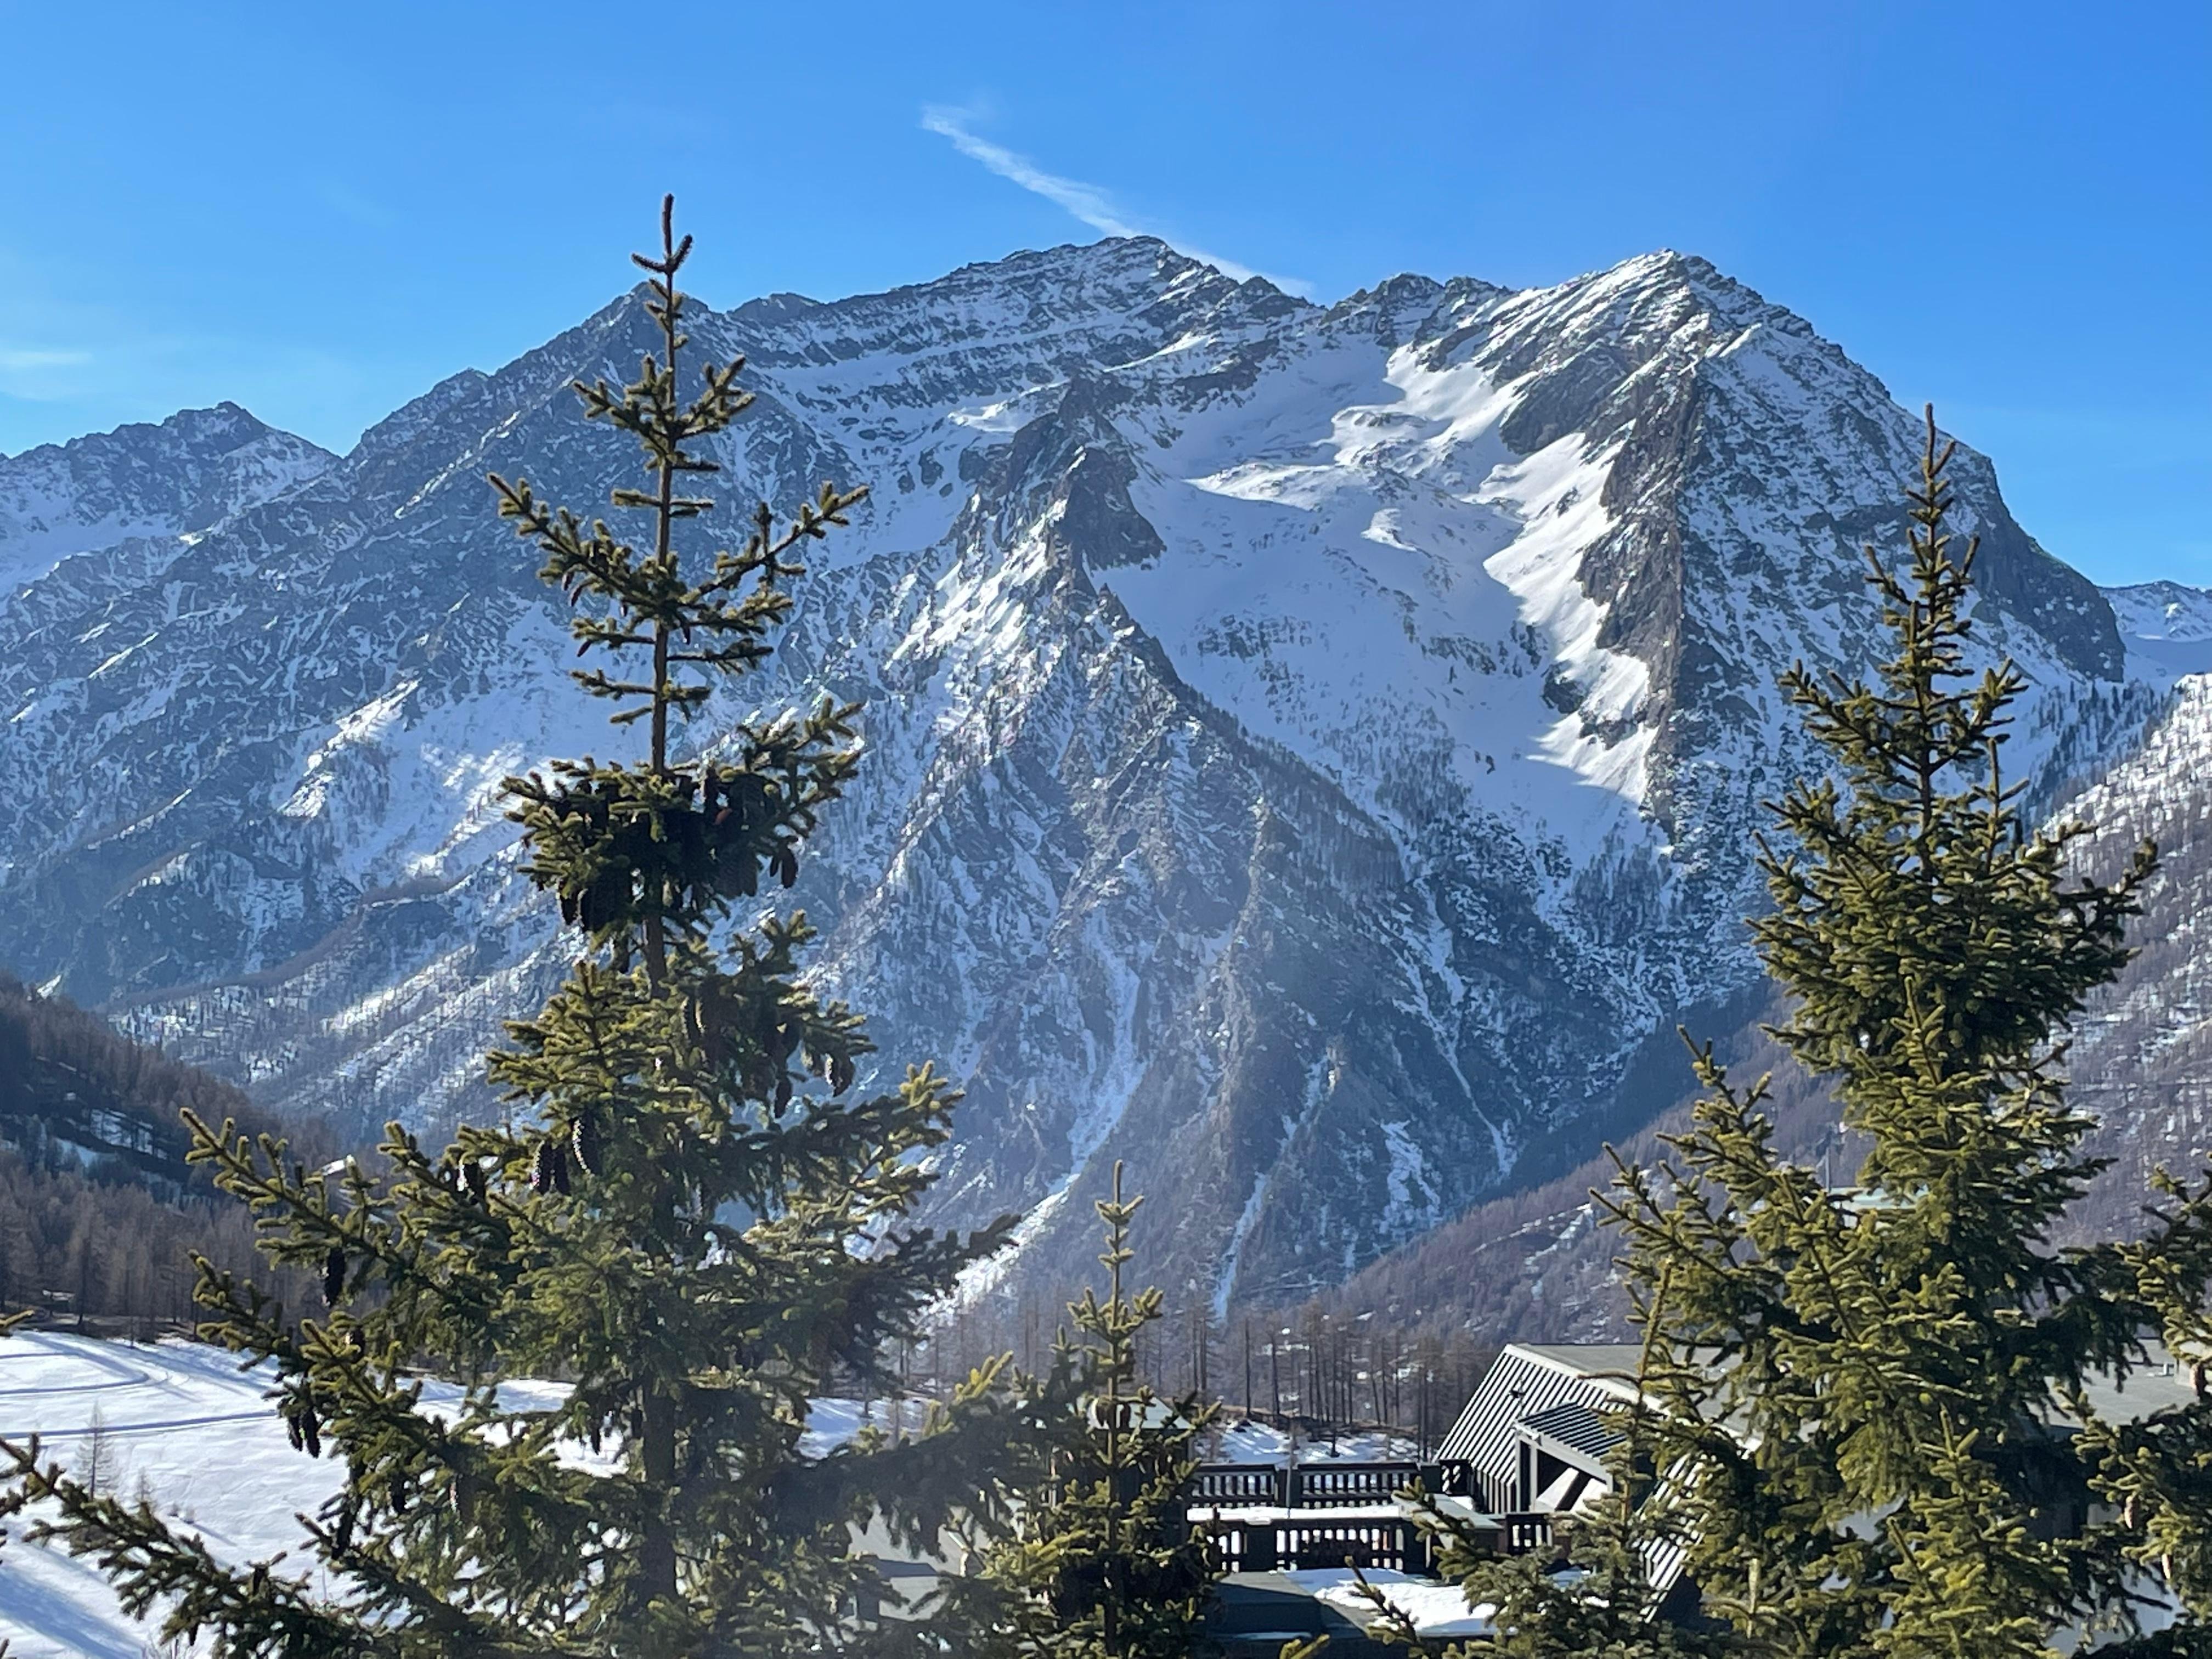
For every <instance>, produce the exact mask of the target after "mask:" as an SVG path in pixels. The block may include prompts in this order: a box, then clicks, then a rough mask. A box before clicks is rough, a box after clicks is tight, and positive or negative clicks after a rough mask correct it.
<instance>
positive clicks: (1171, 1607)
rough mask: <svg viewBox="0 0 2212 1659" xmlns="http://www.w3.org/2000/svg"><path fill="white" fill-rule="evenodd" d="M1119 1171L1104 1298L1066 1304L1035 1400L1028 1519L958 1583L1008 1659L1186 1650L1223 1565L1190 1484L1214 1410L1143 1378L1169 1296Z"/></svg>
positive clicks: (988, 1649)
mask: <svg viewBox="0 0 2212 1659" xmlns="http://www.w3.org/2000/svg"><path fill="white" fill-rule="evenodd" d="M1143 1202H1144V1200H1142V1199H1141V1198H1128V1199H1124V1198H1123V1196H1122V1194H1121V1165H1120V1164H1118V1163H1117V1164H1115V1166H1114V1187H1113V1193H1112V1195H1111V1196H1110V1197H1109V1198H1106V1199H1103V1200H1100V1201H1099V1202H1098V1205H1097V1210H1098V1215H1099V1218H1100V1219H1101V1221H1103V1223H1104V1225H1105V1231H1106V1248H1105V1249H1104V1250H1103V1252H1102V1253H1101V1254H1100V1255H1099V1257H1098V1261H1099V1263H1100V1265H1101V1266H1103V1267H1104V1268H1105V1269H1106V1295H1105V1297H1104V1299H1103V1300H1101V1299H1100V1297H1099V1296H1098V1294H1097V1291H1096V1290H1095V1289H1088V1288H1087V1289H1085V1291H1084V1293H1083V1299H1082V1300H1081V1301H1079V1302H1076V1303H1073V1304H1070V1305H1069V1307H1068V1310H1067V1311H1068V1316H1069V1319H1070V1321H1071V1322H1072V1323H1073V1327H1074V1330H1073V1334H1070V1333H1069V1332H1067V1331H1066V1330H1065V1329H1063V1331H1062V1332H1061V1334H1060V1341H1059V1343H1058V1345H1057V1347H1056V1350H1055V1352H1054V1364H1053V1368H1052V1373H1051V1375H1050V1376H1049V1377H1048V1378H1047V1379H1045V1381H1044V1383H1043V1384H1042V1388H1041V1389H1038V1390H1036V1393H1035V1394H1034V1395H1033V1398H1034V1399H1035V1400H1036V1402H1037V1404H1036V1407H1035V1409H1038V1410H1039V1411H1040V1413H1041V1415H1040V1417H1039V1419H1038V1420H1039V1422H1040V1424H1041V1425H1042V1436H1041V1437H1039V1438H1038V1439H1037V1440H1036V1441H1034V1442H1032V1443H1031V1445H1030V1460H1031V1461H1030V1479H1029V1480H1027V1482H1026V1483H1025V1484H1024V1487H1023V1490H1022V1492H1021V1495H1020V1503H1019V1505H1018V1514H1017V1517H1016V1522H1015V1525H1014V1527H1013V1528H1012V1531H1011V1532H1009V1533H1005V1534H1001V1535H1000V1536H999V1537H998V1538H997V1539H996V1540H995V1541H994V1542H993V1543H992V1544H991V1546H990V1547H988V1548H987V1550H986V1552H985V1553H984V1558H983V1565H982V1571H981V1574H980V1575H978V1577H977V1578H976V1579H975V1581H973V1582H971V1583H967V1584H963V1585H961V1586H958V1587H957V1589H956V1597H957V1599H956V1601H955V1603H954V1609H953V1611H954V1612H955V1613H956V1615H957V1617H959V1618H961V1619H963V1620H965V1621H966V1622H967V1624H968V1625H969V1629H970V1636H969V1649H970V1650H971V1651H973V1652H975V1653H976V1654H978V1655H981V1654H986V1653H994V1654H1004V1655H1006V1656H1009V1659H1187V1656H1189V1655H1190V1654H1192V1653H1194V1651H1196V1650H1197V1649H1198V1646H1199V1645H1200V1621H1201V1620H1202V1619H1203V1617H1204V1614H1205V1611H1206V1603H1207V1601H1208V1598H1209V1596H1210V1594H1211V1590H1212V1583H1213V1581H1214V1579H1215V1577H1217V1575H1218V1564H1217V1563H1216V1561H1215V1560H1214V1559H1213V1553H1212V1547H1211V1544H1210V1541H1208V1539H1207V1538H1206V1536H1205V1535H1204V1534H1202V1533H1194V1531H1193V1530H1192V1528H1191V1526H1190V1523H1189V1521H1188V1504H1189V1499H1188V1489H1189V1485H1190V1480H1191V1477H1192V1475H1193V1474H1194V1473H1195V1472H1196V1470H1197V1468H1198V1463H1199V1458H1200V1447H1201V1446H1202V1444H1203V1443H1204V1441H1205V1439H1206V1434H1207V1432H1208V1431H1209V1430H1210V1429H1211V1427H1212V1423H1213V1420H1214V1417H1215V1415H1216V1410H1215V1408H1214V1407H1211V1406H1208V1405H1207V1404H1206V1403H1205V1402H1204V1401H1202V1400H1201V1399H1200V1397H1199V1396H1198V1395H1196V1394H1195V1393H1191V1394H1187V1395H1182V1396H1181V1397H1177V1398H1170V1397H1164V1396H1163V1395H1160V1394H1159V1393H1158V1392H1157V1391H1156V1390H1155V1389H1153V1388H1152V1386H1151V1385H1150V1384H1149V1383H1146V1382H1145V1381H1144V1380H1143V1379H1142V1377H1141V1376H1139V1368H1138V1363H1137V1342H1138V1338H1139V1334H1141V1333H1142V1332H1143V1331H1144V1330H1145V1329H1146V1328H1147V1327H1149V1326H1151V1325H1152V1324H1154V1323H1156V1322H1158V1320H1159V1318H1160V1316H1161V1313H1162V1309H1163V1305H1164V1304H1163V1297H1162V1296H1161V1292H1160V1291H1158V1289H1157V1288H1156V1287H1155V1288H1147V1289H1146V1290H1142V1291H1137V1292H1135V1293H1134V1294H1131V1293H1130V1292H1128V1291H1127V1290H1125V1289H1124V1287H1123V1284H1122V1271H1123V1269H1124V1268H1126V1267H1127V1266H1128V1265H1129V1263H1130V1262H1131V1261H1133V1259H1134V1252H1133V1251H1132V1250H1131V1249H1130V1248H1129V1224H1130V1222H1131V1221H1132V1220H1133V1218H1134V1217H1135V1215H1136V1213H1137V1210H1138V1207H1139V1206H1140V1205H1141V1204H1142V1203H1143Z"/></svg>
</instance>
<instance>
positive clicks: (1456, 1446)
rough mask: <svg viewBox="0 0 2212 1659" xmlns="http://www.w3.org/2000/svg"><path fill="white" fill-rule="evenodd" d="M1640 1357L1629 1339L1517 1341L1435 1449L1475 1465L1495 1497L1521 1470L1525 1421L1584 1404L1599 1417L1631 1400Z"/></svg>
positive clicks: (1489, 1494)
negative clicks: (1580, 1343)
mask: <svg viewBox="0 0 2212 1659" xmlns="http://www.w3.org/2000/svg"><path fill="white" fill-rule="evenodd" d="M1638 1358H1639V1351H1638V1348H1637V1347H1636V1345H1635V1344H1633V1343H1628V1342H1608V1343H1594V1344H1591V1345H1589V1346H1580V1347H1577V1346H1566V1345H1562V1344H1552V1343H1547V1344H1545V1345H1544V1346H1541V1347H1539V1346H1534V1345H1533V1344H1524V1343H1519V1342H1516V1343H1514V1344H1513V1345H1512V1346H1510V1347H1509V1348H1507V1349H1506V1350H1505V1352H1503V1353H1501V1354H1500V1355H1498V1363H1497V1364H1494V1365H1492V1367H1491V1368H1490V1370H1489V1372H1488V1374H1487V1375H1486V1376H1484V1377H1483V1379H1482V1383H1481V1386H1480V1387H1479V1388H1478V1389H1475V1391H1474V1398H1473V1399H1471V1400H1469V1401H1468V1402H1467V1409H1466V1410H1465V1411H1463V1412H1462V1413H1460V1419H1459V1421H1458V1422H1457V1423H1456V1424H1455V1425H1453V1426H1452V1431H1451V1432H1450V1433H1449V1435H1447V1436H1445V1437H1444V1443H1443V1448H1442V1449H1441V1450H1440V1451H1439V1452H1438V1454H1437V1455H1439V1456H1441V1457H1443V1458H1445V1459H1447V1460H1462V1459H1463V1460H1464V1461H1466V1462H1468V1463H1471V1464H1473V1465H1474V1469H1475V1473H1476V1474H1478V1475H1480V1477H1481V1480H1482V1489H1483V1492H1484V1493H1485V1495H1486V1497H1488V1498H1490V1500H1491V1501H1492V1502H1493V1503H1494V1502H1496V1501H1497V1495H1498V1493H1499V1492H1504V1491H1505V1490H1506V1489H1507V1488H1508V1487H1509V1486H1510V1485H1511V1484H1512V1483H1513V1481H1514V1480H1515V1479H1516V1476H1517V1475H1518V1474H1519V1473H1520V1466H1519V1454H1518V1451H1517V1449H1516V1448H1517V1447H1518V1446H1519V1444H1520V1437H1521V1436H1520V1431H1521V1425H1522V1423H1523V1422H1524V1421H1526V1420H1527V1419H1529V1418H1531V1417H1534V1416H1537V1415H1539V1414H1541V1413H1545V1412H1548V1411H1550V1410H1552V1409H1553V1407H1559V1406H1580V1407H1583V1408H1584V1409H1585V1410H1588V1411H1589V1412H1591V1413H1592V1414H1593V1415H1595V1412H1596V1410H1597V1409H1598V1408H1600V1407H1605V1406H1609V1405H1618V1404H1620V1402H1621V1401H1625V1400H1629V1399H1632V1398H1633V1397H1634V1395H1635V1386H1636V1385H1635V1382H1634V1378H1635V1375H1636V1364H1637V1360H1638Z"/></svg>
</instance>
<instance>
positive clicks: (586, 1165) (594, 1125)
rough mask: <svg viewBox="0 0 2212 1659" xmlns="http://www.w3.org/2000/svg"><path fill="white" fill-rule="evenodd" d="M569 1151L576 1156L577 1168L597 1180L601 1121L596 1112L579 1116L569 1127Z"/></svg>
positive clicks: (583, 1113) (579, 1114)
mask: <svg viewBox="0 0 2212 1659" xmlns="http://www.w3.org/2000/svg"><path fill="white" fill-rule="evenodd" d="M568 1150H569V1151H570V1152H574V1154H575V1155H576V1167H577V1168H578V1169H580V1170H582V1171H583V1172H584V1173H585V1174H586V1175H587V1176H592V1177H594V1178H597V1176H598V1175H599V1115H598V1114H597V1113H595V1112H591V1111H584V1112H580V1113H578V1114H577V1116H576V1121H575V1122H574V1124H572V1125H571V1126H569V1129H568Z"/></svg>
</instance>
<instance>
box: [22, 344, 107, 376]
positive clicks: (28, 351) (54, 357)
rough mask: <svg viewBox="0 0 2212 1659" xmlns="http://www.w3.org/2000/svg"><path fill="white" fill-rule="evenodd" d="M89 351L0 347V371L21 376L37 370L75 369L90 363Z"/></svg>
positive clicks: (90, 355)
mask: <svg viewBox="0 0 2212 1659" xmlns="http://www.w3.org/2000/svg"><path fill="white" fill-rule="evenodd" d="M91 361H92V354H91V353H90V352H88V351H46V350H40V349H35V348H29V347H18V346H0V371H4V372H6V373H8V374H25V373H27V372H28V371H30V370H32V369H36V368H75V367H76V365H77V364H79V363H88V362H91Z"/></svg>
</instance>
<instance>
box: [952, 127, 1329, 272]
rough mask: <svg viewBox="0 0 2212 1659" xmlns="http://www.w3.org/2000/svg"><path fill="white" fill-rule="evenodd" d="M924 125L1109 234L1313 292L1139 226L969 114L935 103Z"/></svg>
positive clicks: (1100, 195) (1095, 190)
mask: <svg viewBox="0 0 2212 1659" xmlns="http://www.w3.org/2000/svg"><path fill="white" fill-rule="evenodd" d="M921 125H922V127H923V129H924V130H925V131H929V132H933V133H936V134H937V135H938V136H939V137H942V138H945V139H949V140H950V141H951V144H952V148H953V149H957V150H958V151H959V152H960V153H961V154H962V155H965V156H966V157H968V159H969V161H980V162H981V163H982V164H983V166H984V167H987V168H988V169H989V170H990V171H992V172H993V173H997V174H998V175H999V177H1000V178H1001V179H1006V180H1007V181H1009V182H1010V183H1012V184H1016V185H1020V186H1021V187H1022V188H1023V189H1024V190H1026V191H1030V193H1032V194H1033V195H1037V196H1042V197H1044V199H1045V200H1046V201H1048V202H1050V203H1051V204H1053V205H1054V206H1055V207H1058V208H1060V209H1061V210H1064V211H1066V213H1068V214H1069V215H1071V216H1073V217H1074V218H1076V219H1079V220H1080V221H1082V222H1083V223H1085V224H1086V225H1089V226H1090V227H1091V228H1092V229H1093V230H1098V231H1103V232H1104V233H1105V234H1107V235H1109V236H1157V237H1158V238H1159V239H1160V240H1162V241H1165V242H1172V243H1173V244H1174V246H1176V247H1177V248H1179V249H1181V250H1182V252H1184V253H1187V254H1188V255H1189V256H1190V257H1191V258H1194V259H1197V260H1200V261H1203V262H1204V263H1205V264H1209V265H1212V267H1213V268H1214V269H1215V270H1218V271H1219V272H1221V274H1222V275H1223V276H1230V277H1233V278H1235V279H1236V280H1237V281H1238V282H1240V283H1242V282H1246V281H1249V279H1250V278H1252V277H1255V276H1265V277H1266V278H1267V281H1269V282H1271V283H1273V284H1274V285H1275V286H1276V287H1277V288H1279V289H1283V290H1284V291H1285V292H1286V293H1291V294H1301V295H1303V294H1309V293H1310V292H1311V291H1312V287H1313V285H1312V284H1311V283H1306V282H1302V281H1300V280H1299V279H1298V278H1297V277H1295V276H1273V275H1270V274H1269V273H1267V272H1266V271H1261V270H1254V269H1253V268H1252V267H1251V266H1249V265H1247V264H1240V263H1239V262H1237V260H1235V259H1225V258H1222V257H1221V256H1220V255H1219V254H1218V253H1208V252H1206V251H1205V250H1203V249H1202V248H1196V247H1193V246H1191V245H1190V244H1189V243H1188V242H1185V241H1182V240H1179V239H1177V238H1175V237H1170V236H1169V235H1166V234H1164V233H1163V232H1161V231H1159V230H1157V229H1152V228H1148V227H1146V226H1144V225H1140V224H1138V223H1137V222H1134V221H1133V220H1132V219H1130V218H1129V217H1128V216H1127V215H1125V214H1124V213H1122V212H1121V210H1120V209H1118V208H1117V207H1115V204H1114V199H1113V197H1111V196H1109V195H1108V194H1107V192H1106V191H1103V190H1101V189H1100V188H1099V187H1098V186H1097V185H1086V184H1085V183H1084V182H1083V181H1082V180H1081V179H1063V178H1061V177H1060V175H1059V174H1058V173H1047V172H1046V171H1045V170H1044V169H1043V168H1042V167H1039V166H1037V165H1036V163H1035V162H1034V161H1030V159H1029V157H1027V156H1026V155H1017V154H1016V153H1015V152H1014V151H1012V150H1010V149H1006V147H1005V146H1004V145H1001V144H994V143H991V141H990V140H989V139H987V138H979V137H976V136H975V134H974V133H973V132H971V131H969V130H968V116H967V113H966V112H964V111H963V110H957V109H949V108H946V107H945V106H943V105H939V104H932V105H929V106H927V107H925V108H924V109H923V111H922V112H921Z"/></svg>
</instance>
